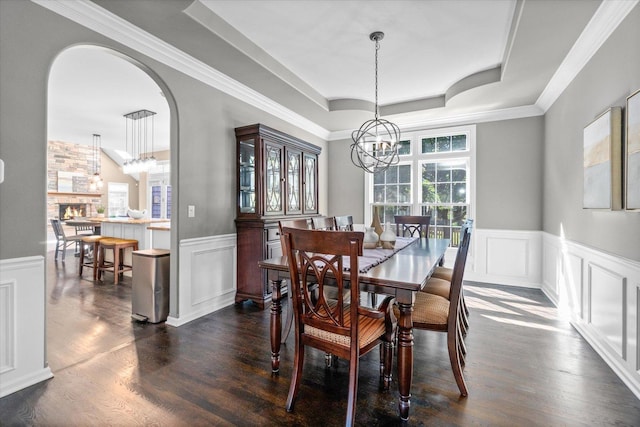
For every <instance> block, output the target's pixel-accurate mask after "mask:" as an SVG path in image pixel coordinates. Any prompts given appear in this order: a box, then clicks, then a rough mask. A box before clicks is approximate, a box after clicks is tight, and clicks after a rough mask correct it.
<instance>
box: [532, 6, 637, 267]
mask: <svg viewBox="0 0 640 427" xmlns="http://www.w3.org/2000/svg"><path fill="white" fill-rule="evenodd" d="M639 42H640V6H636V7H635V9H634V10H633V11H631V13H630V14H629V15H628V16H627V18H626V19H625V20H624V21H623V23H622V24H621V25H620V26H619V27H618V28H617V29H616V31H615V32H614V33H613V34H612V35H611V37H609V39H608V40H607V41H606V42H605V43H604V44H603V45H602V47H601V48H600V50H599V51H598V52H597V53H596V55H595V56H594V57H593V58H592V59H591V60H590V61H589V63H588V64H587V65H586V66H585V67H584V69H583V70H582V71H581V72H580V73H579V74H578V75H577V76H576V78H575V79H574V80H573V82H572V83H571V84H570V85H569V87H568V88H567V89H566V90H565V92H564V93H563V94H562V95H561V96H560V97H559V98H558V100H557V101H556V102H555V103H554V105H553V106H552V107H551V108H550V109H549V111H547V114H546V117H545V120H546V122H545V157H544V177H545V180H544V223H543V229H544V231H546V232H548V233H551V234H554V235H558V236H560V235H562V234H564V236H565V237H566V238H567V239H569V240H572V241H576V242H579V243H582V244H584V245H587V246H591V247H594V248H596V249H599V250H602V251H605V252H610V253H612V254H616V255H620V256H623V257H625V258H629V259H632V260H636V261H640V213H638V212H625V211H601V210H586V209H582V193H583V191H582V185H583V171H582V161H583V160H582V159H583V130H584V127H585V126H586V125H588V124H589V123H590V122H591V121H592V120H593V119H595V118H596V117H597V116H598V115H599V114H600V113H602V112H603V111H605V110H606V109H608V108H609V107H612V106H621V107H624V105H625V99H626V97H627V96H629V95H630V94H631V93H633V92H634V91H636V90H638V89H640V55H638V49H640V45H639Z"/></svg>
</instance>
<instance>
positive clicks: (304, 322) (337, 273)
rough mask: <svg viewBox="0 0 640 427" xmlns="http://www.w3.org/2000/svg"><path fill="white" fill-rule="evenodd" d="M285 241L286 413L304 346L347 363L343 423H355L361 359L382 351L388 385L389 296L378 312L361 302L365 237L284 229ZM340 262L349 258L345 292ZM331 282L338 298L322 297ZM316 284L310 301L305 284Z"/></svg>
mask: <svg viewBox="0 0 640 427" xmlns="http://www.w3.org/2000/svg"><path fill="white" fill-rule="evenodd" d="M282 233H283V240H284V243H285V248H286V254H287V257H288V260H289V275H290V277H291V280H292V282H293V286H292V288H293V307H294V310H293V311H294V325H295V338H296V340H295V354H294V361H293V372H292V377H291V385H290V387H289V395H288V397H287V403H286V409H287V411H288V412H291V411H293V407H294V404H295V401H296V398H297V397H298V392H299V389H300V382H301V379H302V372H303V366H304V354H305V347H307V346H309V347H313V348H316V349H319V350H322V351H324V352H325V353H331V354H333V355H336V356H338V357H340V358H341V359H344V360H348V361H349V389H348V397H347V415H346V422H345V425H353V423H354V420H355V412H356V398H357V390H358V371H359V359H360V356H363V355H365V354H367V353H368V352H370V351H371V350H373V349H374V348H376V347H379V348H380V352H381V357H380V376H381V386H382V387H383V388H388V387H389V382H390V379H391V365H392V362H393V351H392V342H393V338H394V336H395V329H396V318H395V316H394V314H393V310H392V309H391V306H392V301H393V297H387V298H386V299H385V301H384V303H383V304H381V305H380V307H379V308H378V309H369V308H366V307H363V306H360V304H359V302H358V301H359V298H358V294H359V292H360V290H359V280H360V279H359V271H358V256H361V255H362V244H363V240H364V233H362V232H354V231H334V232H327V231H322V230H301V229H295V228H286V227H285V228H283V230H282ZM344 259H348V260H349V270H350V277H349V282H350V283H349V288H350V289H349V294H350V299H349V300H346V298H344V294H345V293H344V292H343V291H345V290H347V283H346V282H347V280H345V275H344V269H343V267H344ZM328 282H331V285H332V286H337V288H338V295H339V296H343V297H342V298H338V299H337V300H335V299H332V298H328V297H326V296H325V294H324V290H325V286H326V285H327V284H328ZM309 283H313V284H317V286H318V296H319V297H318V298H314V297H313V295H312V291H311V290H310V289H309V287H308V284H309Z"/></svg>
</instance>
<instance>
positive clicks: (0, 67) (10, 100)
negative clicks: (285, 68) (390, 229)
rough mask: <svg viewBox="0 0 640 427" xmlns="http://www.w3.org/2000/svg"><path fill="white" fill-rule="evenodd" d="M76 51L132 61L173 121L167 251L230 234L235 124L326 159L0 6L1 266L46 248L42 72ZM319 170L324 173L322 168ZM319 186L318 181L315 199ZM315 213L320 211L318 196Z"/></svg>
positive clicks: (50, 20)
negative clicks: (192, 212)
mask: <svg viewBox="0 0 640 427" xmlns="http://www.w3.org/2000/svg"><path fill="white" fill-rule="evenodd" d="M120 4H121V5H126V3H120ZM176 37H179V35H176ZM75 44H97V45H101V46H106V47H109V48H112V49H115V50H117V51H120V52H122V53H124V54H126V55H128V56H130V57H131V58H134V59H135V60H137V61H139V62H140V63H142V64H144V65H146V67H148V71H150V72H151V74H152V75H153V77H154V78H155V80H156V82H157V83H158V84H159V85H160V87H161V88H162V89H163V91H164V92H165V94H166V95H167V100H168V101H169V104H170V108H171V114H172V118H171V119H172V129H171V171H172V174H171V175H172V177H171V179H172V184H173V188H174V192H175V193H174V212H173V216H172V218H173V220H172V230H174V231H175V232H174V233H172V239H174V240H173V242H174V244H175V242H176V241H178V240H182V239H186V238H194V237H204V236H213V235H219V234H226V233H234V232H235V225H234V218H235V138H234V135H233V128H234V127H237V126H243V125H248V124H252V123H256V122H261V123H264V124H266V125H268V126H271V127H274V128H276V129H280V130H282V131H284V132H288V133H291V134H293V135H294V136H297V137H299V138H302V139H306V140H308V141H309V142H312V143H314V144H317V145H320V146H321V147H322V148H323V151H324V152H323V155H322V156H321V159H320V162H324V161H325V158H326V143H325V142H324V141H322V140H320V139H319V138H317V137H313V136H311V135H309V134H307V133H306V132H304V131H302V130H300V129H297V128H294V127H293V126H291V125H289V124H287V123H285V122H283V121H281V120H279V119H277V118H275V117H273V116H271V115H269V114H267V113H264V112H262V111H260V110H258V109H256V108H253V107H251V106H250V105H247V104H245V103H242V102H239V101H237V100H236V99H234V98H231V97H229V96H227V95H225V94H223V93H221V92H219V91H217V90H215V89H212V88H210V87H208V86H206V85H204V84H202V83H200V82H199V81H197V80H194V79H192V78H190V77H188V76H185V75H183V74H181V73H178V72H176V71H175V70H173V69H171V68H168V67H166V66H164V65H162V64H159V63H157V62H155V61H153V60H151V59H149V58H147V57H145V56H143V55H140V54H138V53H136V52H133V51H131V50H130V49H128V48H126V47H124V46H122V45H119V44H118V43H116V42H113V41H112V40H109V39H107V38H105V37H102V36H100V35H98V34H96V33H94V32H92V31H90V30H88V29H86V28H84V27H82V26H80V25H77V24H75V23H73V22H70V21H68V20H67V19H65V18H62V17H60V16H58V15H57V14H55V13H53V12H49V11H48V10H46V9H44V8H42V7H40V6H38V5H36V4H34V3H32V2H29V1H20V0H2V1H0V158H2V159H3V160H4V161H5V170H6V173H5V182H4V183H2V184H0V233H1V235H2V238H1V239H0V259H10V258H18V257H25V256H32V255H43V254H44V253H45V251H46V245H45V241H46V206H45V200H46V148H47V134H46V131H47V80H48V72H49V68H50V66H51V64H52V62H53V61H54V59H55V57H56V55H57V54H58V53H59V52H61V51H62V50H64V49H65V48H67V47H69V46H72V45H75ZM205 47H206V46H203V48H205ZM320 171H321V174H323V168H322V167H321V169H320ZM326 180H327V178H326V176H325V175H321V177H320V189H321V191H322V192H323V193H324V192H326ZM323 200H324V201H323ZM18 201H19V202H20V203H18ZM323 204H324V206H323ZM187 205H196V217H195V218H187V215H186V210H187ZM320 209H323V210H326V195H324V194H323V195H322V196H321V198H320ZM172 261H173V260H172Z"/></svg>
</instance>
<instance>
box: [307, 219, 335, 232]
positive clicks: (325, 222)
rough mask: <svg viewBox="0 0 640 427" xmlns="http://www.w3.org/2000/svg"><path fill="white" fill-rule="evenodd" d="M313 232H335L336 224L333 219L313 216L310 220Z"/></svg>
mask: <svg viewBox="0 0 640 427" xmlns="http://www.w3.org/2000/svg"><path fill="white" fill-rule="evenodd" d="M311 223H312V224H313V229H314V230H335V229H336V222H335V219H334V217H326V216H314V217H313V218H311Z"/></svg>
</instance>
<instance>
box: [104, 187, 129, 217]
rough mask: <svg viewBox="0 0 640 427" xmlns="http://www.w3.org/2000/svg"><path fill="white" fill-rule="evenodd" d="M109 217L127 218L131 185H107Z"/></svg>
mask: <svg viewBox="0 0 640 427" xmlns="http://www.w3.org/2000/svg"><path fill="white" fill-rule="evenodd" d="M107 201H108V208H107V216H110V217H116V216H127V209H128V208H129V184H127V183H125V182H109V183H107Z"/></svg>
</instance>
